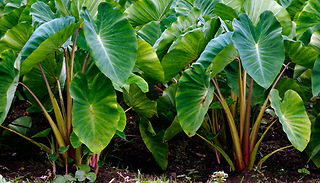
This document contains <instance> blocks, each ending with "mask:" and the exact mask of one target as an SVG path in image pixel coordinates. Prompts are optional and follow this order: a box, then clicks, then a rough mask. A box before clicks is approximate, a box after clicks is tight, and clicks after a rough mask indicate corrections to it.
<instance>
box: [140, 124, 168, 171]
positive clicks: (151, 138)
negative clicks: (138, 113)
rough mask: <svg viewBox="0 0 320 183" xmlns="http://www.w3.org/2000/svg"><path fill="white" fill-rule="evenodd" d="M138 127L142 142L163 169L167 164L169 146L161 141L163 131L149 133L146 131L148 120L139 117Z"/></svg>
mask: <svg viewBox="0 0 320 183" xmlns="http://www.w3.org/2000/svg"><path fill="white" fill-rule="evenodd" d="M139 128H140V133H141V138H142V140H143V142H144V143H145V144H146V146H147V148H148V149H149V151H150V152H151V153H152V155H153V157H154V159H155V160H156V162H157V163H158V165H159V166H160V167H161V169H162V170H165V169H166V168H167V165H168V153H169V147H168V143H166V142H163V140H162V138H163V134H164V132H163V131H160V132H158V133H157V134H156V135H154V134H152V133H150V132H149V131H148V120H147V119H145V118H142V119H141V121H140V123H139Z"/></svg>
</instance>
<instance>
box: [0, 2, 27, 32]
mask: <svg viewBox="0 0 320 183" xmlns="http://www.w3.org/2000/svg"><path fill="white" fill-rule="evenodd" d="M24 8H25V7H24V6H22V7H20V8H17V9H15V10H13V11H12V12H10V13H9V14H6V15H3V16H1V17H0V37H2V36H3V34H4V33H5V32H6V31H7V30H8V29H11V28H12V27H14V26H15V25H17V24H18V22H19V17H20V15H21V13H22V11H23V9H24Z"/></svg>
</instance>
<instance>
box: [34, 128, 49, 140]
mask: <svg viewBox="0 0 320 183" xmlns="http://www.w3.org/2000/svg"><path fill="white" fill-rule="evenodd" d="M50 132H51V128H47V129H45V130H42V131H41V132H39V133H37V134H35V135H33V136H32V137H31V138H36V137H47V136H48V135H49V133H50Z"/></svg>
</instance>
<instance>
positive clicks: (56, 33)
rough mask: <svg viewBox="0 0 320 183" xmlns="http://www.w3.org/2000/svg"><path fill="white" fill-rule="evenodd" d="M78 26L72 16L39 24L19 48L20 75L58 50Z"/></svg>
mask: <svg viewBox="0 0 320 183" xmlns="http://www.w3.org/2000/svg"><path fill="white" fill-rule="evenodd" d="M78 26H79V24H76V23H74V17H64V18H57V19H54V20H51V21H49V22H46V23H44V24H42V25H41V26H39V27H38V28H37V29H36V30H35V31H34V32H33V34H32V35H31V37H30V39H29V40H28V42H27V43H26V44H25V45H24V47H23V48H22V50H21V62H22V63H21V70H20V73H21V75H23V74H25V73H27V72H29V71H30V70H31V69H32V68H33V67H34V65H36V64H37V63H40V62H42V61H43V60H44V59H46V57H47V56H48V55H49V54H51V53H54V52H55V51H56V50H58V49H59V48H60V47H61V46H62V45H63V43H65V42H66V41H67V40H68V39H69V38H70V36H71V35H72V34H73V33H74V31H75V30H76V29H77V28H78Z"/></svg>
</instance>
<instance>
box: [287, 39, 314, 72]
mask: <svg viewBox="0 0 320 183" xmlns="http://www.w3.org/2000/svg"><path fill="white" fill-rule="evenodd" d="M284 47H285V53H286V57H287V60H290V61H292V62H294V63H296V64H298V65H301V66H304V67H307V68H309V69H312V68H313V65H314V62H315V60H316V59H317V57H318V55H319V53H318V52H317V51H316V50H314V49H313V48H312V47H311V46H303V45H302V42H300V41H296V42H294V41H288V40H286V41H284Z"/></svg>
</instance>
